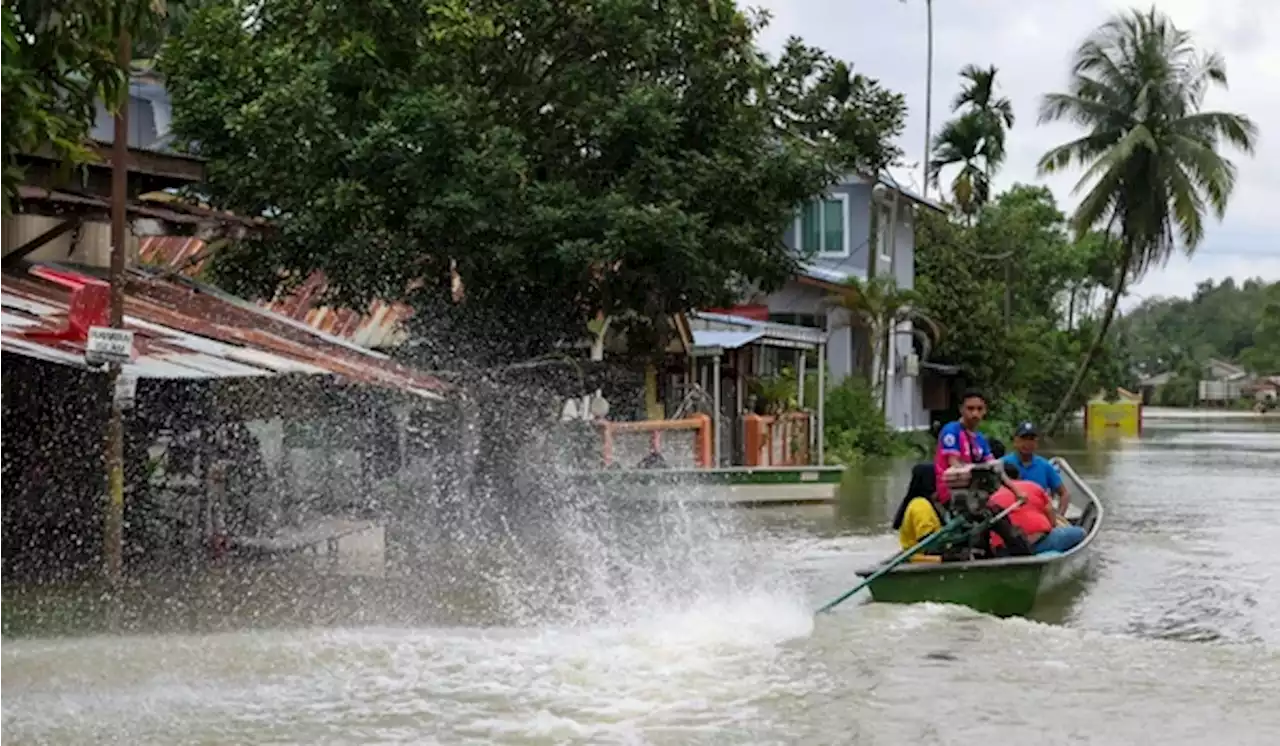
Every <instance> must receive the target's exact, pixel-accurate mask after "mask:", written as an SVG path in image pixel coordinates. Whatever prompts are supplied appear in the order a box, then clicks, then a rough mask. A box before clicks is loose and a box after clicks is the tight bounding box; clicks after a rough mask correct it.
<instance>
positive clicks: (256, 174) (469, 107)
mask: <svg viewBox="0 0 1280 746" xmlns="http://www.w3.org/2000/svg"><path fill="white" fill-rule="evenodd" d="M761 27H762V21H761V20H760V19H759V18H756V17H753V16H750V15H747V14H744V13H742V12H739V11H738V10H737V9H736V7H735V6H734V4H733V3H732V2H729V0H713V1H712V2H707V0H686V1H684V2H674V3H662V4H660V5H655V4H653V3H651V2H645V1H643V0H603V2H600V1H596V2H586V1H585V0H574V1H572V2H564V3H553V2H549V0H519V1H517V2H503V3H499V2H493V1H492V0H484V1H482V2H463V0H426V1H425V2H421V3H401V2H393V1H392V0H373V1H372V2H368V3H361V4H341V3H339V4H319V5H317V4H315V3H311V2H303V1H302V0H278V1H277V2H272V3H252V2H239V3H225V4H224V3H219V4H216V5H213V6H210V7H203V8H200V9H199V10H197V12H196V13H195V15H194V17H193V18H192V19H191V22H190V24H189V25H188V26H187V28H186V30H185V31H184V33H183V34H181V35H180V36H177V37H175V38H174V39H173V40H172V41H171V46H170V47H169V48H168V49H166V51H165V53H164V54H163V55H162V60H161V67H162V70H163V71H164V72H166V74H167V75H168V86H169V89H170V91H171V93H172V95H173V98H174V111H175V117H174V129H175V131H176V132H177V133H178V135H179V136H180V138H181V139H182V140H184V141H185V142H186V143H188V145H189V147H191V149H192V150H194V151H196V152H198V153H199V154H200V155H202V156H204V157H206V158H208V159H209V167H208V171H209V179H208V184H207V185H206V187H204V188H205V189H206V190H207V192H208V197H209V198H210V199H211V200H212V201H213V202H215V203H217V204H218V205H219V206H220V207H225V208H231V209H235V210H237V211H239V212H242V213H247V214H252V215H268V216H271V217H273V219H274V220H275V221H276V223H277V224H278V225H279V226H280V229H279V230H278V231H276V232H275V234H274V235H272V236H270V237H266V238H264V239H261V240H253V241H250V242H246V243H244V244H242V245H240V246H238V247H236V248H235V249H233V250H231V251H227V252H224V253H222V254H220V255H219V264H218V266H217V269H218V272H219V275H220V281H222V282H224V283H227V284H229V285H230V286H231V287H232V288H233V289H236V290H239V291H240V292H244V293H249V294H253V295H269V294H271V293H273V292H274V291H275V290H276V286H277V284H278V283H279V282H280V278H281V277H282V276H284V277H286V278H287V279H288V280H289V281H297V280H300V279H301V278H303V277H305V276H307V275H308V274H309V273H310V272H312V271H315V270H320V271H323V272H324V273H325V275H326V277H327V278H328V279H329V280H330V282H331V285H332V287H333V288H334V293H335V298H334V299H333V300H335V301H336V302H338V303H341V304H345V305H352V306H356V307H359V306H361V305H363V303H364V302H367V301H368V300H370V299H372V298H375V297H376V298H382V299H385V300H406V301H408V302H410V303H411V304H412V305H413V306H414V307H415V308H416V309H417V310H418V313H417V314H415V319H417V320H418V323H419V324H420V326H419V331H420V332H422V333H421V334H419V335H417V341H416V342H415V345H414V346H413V354H415V355H417V356H418V358H419V360H421V361H423V362H425V363H427V364H431V365H447V366H463V365H479V366H486V365H491V364H496V363H500V362H505V361H508V360H511V359H526V358H533V357H537V356H540V355H543V354H546V353H548V352H549V351H552V350H554V349H555V348H556V345H557V344H558V343H561V342H563V341H565V340H570V339H572V340H576V339H578V338H580V337H581V336H583V334H584V330H585V329H586V323H587V321H588V320H589V319H591V318H593V317H594V316H595V315H596V313H597V312H601V311H602V312H603V313H605V314H606V315H608V316H610V317H614V319H615V323H618V324H624V323H625V324H627V325H629V326H628V328H627V329H625V330H624V331H625V332H626V333H627V335H628V339H629V340H633V341H634V342H635V343H636V344H635V346H639V347H649V348H651V349H661V347H662V345H661V341H662V340H661V335H662V334H663V333H665V328H666V327H665V324H659V323H656V322H657V320H659V319H662V320H665V317H666V315H667V314H670V313H672V312H677V311H684V310H688V309H691V308H697V307H712V306H716V305H720V304H723V303H727V302H730V301H731V300H732V297H731V296H732V295H733V288H734V286H735V281H737V280H740V279H743V278H746V279H750V280H756V281H759V283H760V285H761V287H763V288H765V289H768V288H772V287H776V286H777V285H779V284H780V283H782V282H784V281H785V280H786V279H787V278H788V277H789V276H791V274H792V273H793V272H794V271H795V270H796V258H795V257H794V256H793V255H792V253H791V252H789V251H788V250H787V248H786V247H785V246H784V245H783V243H782V241H781V235H782V229H783V227H784V226H785V225H787V224H789V223H790V222H791V221H792V220H793V219H794V210H795V206H796V205H797V204H800V203H801V202H803V201H804V200H805V199H807V198H809V197H811V196H812V195H814V194H818V193H821V192H822V191H823V190H824V189H825V188H826V187H827V186H828V185H830V184H831V183H832V182H833V181H834V180H835V179H836V178H838V177H839V176H840V175H841V174H843V173H848V172H849V170H852V169H860V168H863V167H866V166H867V165H868V164H874V163H877V162H880V161H884V160H885V159H892V158H893V157H894V154H895V153H896V152H897V151H896V149H895V148H894V146H893V145H892V140H893V138H894V137H895V136H896V135H897V134H898V133H899V132H900V131H901V128H902V121H903V116H904V108H903V103H902V99H901V97H900V96H897V95H896V94H892V93H889V92H887V91H885V90H884V89H883V88H882V87H880V86H879V85H878V84H876V83H875V82H874V81H871V80H869V79H866V78H864V77H861V76H857V75H853V74H851V72H850V70H849V68H848V66H847V65H844V64H842V63H839V62H837V61H835V60H832V59H831V58H830V57H829V56H827V55H823V54H821V53H820V52H818V51H817V50H813V49H812V48H808V47H805V46H804V45H802V44H799V43H798V42H793V43H792V44H790V45H788V47H787V49H786V51H785V52H784V54H783V55H782V56H781V58H780V59H778V60H776V61H773V62H771V61H769V60H767V59H766V58H765V57H764V56H763V55H762V54H761V53H760V52H759V51H758V50H757V49H756V47H755V44H754V40H755V38H756V35H757V34H758V32H759V30H760V28H761ZM455 273H456V276H457V277H458V278H460V280H461V285H462V288H463V291H464V292H463V293H461V294H460V297H455V293H454V278H455Z"/></svg>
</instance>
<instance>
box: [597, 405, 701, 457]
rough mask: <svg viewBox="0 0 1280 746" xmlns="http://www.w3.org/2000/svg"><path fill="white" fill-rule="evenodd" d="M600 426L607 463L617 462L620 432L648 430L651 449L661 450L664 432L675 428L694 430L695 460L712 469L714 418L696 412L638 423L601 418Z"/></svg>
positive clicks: (602, 447)
mask: <svg viewBox="0 0 1280 746" xmlns="http://www.w3.org/2000/svg"><path fill="white" fill-rule="evenodd" d="M596 425H597V426H598V427H599V428H600V434H601V439H602V441H603V442H602V444H601V456H602V457H603V460H604V464H605V466H609V465H610V464H612V463H613V461H614V436H616V435H618V434H621V433H645V432H647V433H649V445H650V449H651V450H652V451H653V452H655V453H661V452H662V433H663V432H668V431H672V430H686V431H688V430H692V431H693V432H694V438H693V462H694V464H696V465H697V466H698V467H700V468H703V469H705V468H709V467H710V466H711V465H712V458H711V417H709V416H707V415H705V414H695V415H692V416H690V417H687V418H685V419H682V420H641V421H639V422H610V421H608V420H600V421H598V422H597V423H596Z"/></svg>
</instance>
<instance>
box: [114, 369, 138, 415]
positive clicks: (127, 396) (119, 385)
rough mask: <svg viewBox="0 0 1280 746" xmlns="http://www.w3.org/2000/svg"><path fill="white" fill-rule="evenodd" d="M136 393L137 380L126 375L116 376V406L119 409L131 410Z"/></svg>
mask: <svg viewBox="0 0 1280 746" xmlns="http://www.w3.org/2000/svg"><path fill="white" fill-rule="evenodd" d="M137 393H138V379H137V377H136V376H131V375H129V374H127V373H121V374H120V375H119V376H116V393H115V396H116V404H117V405H118V406H119V407H120V408H121V409H132V408H133V402H134V399H135V398H136V396H137Z"/></svg>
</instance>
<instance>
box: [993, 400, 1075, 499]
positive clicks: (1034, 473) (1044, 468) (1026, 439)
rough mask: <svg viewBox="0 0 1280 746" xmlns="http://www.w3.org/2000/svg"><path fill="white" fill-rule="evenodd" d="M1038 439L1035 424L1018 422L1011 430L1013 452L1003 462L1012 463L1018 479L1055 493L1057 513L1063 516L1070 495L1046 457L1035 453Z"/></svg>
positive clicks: (1052, 493) (1059, 475)
mask: <svg viewBox="0 0 1280 746" xmlns="http://www.w3.org/2000/svg"><path fill="white" fill-rule="evenodd" d="M1039 441H1040V439H1039V433H1037V432H1036V426H1035V424H1033V423H1031V422H1023V423H1020V424H1019V425H1018V427H1017V429H1016V430H1014V432H1013V453H1010V454H1009V455H1007V456H1005V457H1004V462H1005V463H1006V464H1012V465H1013V466H1014V467H1015V468H1016V469H1017V470H1018V476H1019V479H1025V480H1027V481H1028V482H1035V483H1036V484H1038V485H1040V486H1041V487H1043V488H1044V491H1045V492H1048V493H1049V494H1050V495H1057V496H1058V513H1060V514H1061V515H1064V516H1065V515H1066V514H1067V507H1068V506H1070V505H1071V496H1070V495H1068V494H1067V487H1066V485H1064V484H1063V483H1062V475H1061V474H1059V473H1058V470H1057V468H1056V467H1054V465H1053V464H1051V463H1049V460H1048V459H1046V458H1044V457H1042V456H1039V455H1037V454H1036V448H1037V447H1039V445H1040V442H1039Z"/></svg>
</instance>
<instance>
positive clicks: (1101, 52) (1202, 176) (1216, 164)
mask: <svg viewBox="0 0 1280 746" xmlns="http://www.w3.org/2000/svg"><path fill="white" fill-rule="evenodd" d="M1226 80H1227V76H1226V68H1225V66H1224V64H1223V60H1222V58H1221V57H1219V56H1217V55H1208V56H1203V55H1201V54H1199V52H1198V51H1197V49H1196V47H1195V46H1194V44H1193V43H1192V39H1191V35H1190V34H1188V33H1187V32H1185V31H1182V30H1180V29H1178V28H1176V27H1175V26H1174V25H1173V22H1172V21H1171V20H1169V18H1168V17H1167V16H1165V15H1163V14H1161V13H1159V12H1157V11H1156V10H1155V9H1154V8H1152V9H1151V10H1149V11H1130V12H1128V13H1125V14H1122V15H1119V16H1116V17H1115V18H1113V19H1111V20H1109V21H1107V22H1106V23H1105V24H1104V25H1103V26H1102V27H1101V28H1099V29H1098V30H1097V31H1096V32H1094V33H1093V34H1092V35H1090V36H1089V38H1088V39H1086V40H1085V41H1084V42H1083V43H1082V44H1081V45H1080V47H1079V49H1078V50H1077V51H1076V55H1075V60H1074V62H1073V64H1072V78H1071V81H1070V86H1069V89H1068V91H1067V92H1066V93H1051V94H1047V95H1046V96H1045V97H1044V100H1043V103H1042V105H1041V110H1040V120H1041V121H1042V122H1048V121H1059V120H1063V119H1069V120H1071V121H1074V122H1076V123H1079V124H1081V125H1082V126H1083V127H1084V128H1085V129H1086V130H1087V133H1086V134H1085V135H1084V136H1082V137H1080V138H1079V139H1076V140H1073V141H1071V142H1068V143H1066V144H1063V145H1060V146H1058V147H1056V148H1053V149H1052V150H1050V151H1049V152H1048V153H1046V154H1045V155H1044V156H1043V157H1042V158H1041V160H1040V169H1041V170H1042V171H1044V172H1055V171H1060V170H1063V169H1065V168H1067V167H1068V166H1070V165H1071V164H1073V163H1076V164H1079V165H1081V166H1082V167H1084V168H1085V173H1084V175H1083V177H1082V178H1081V181H1080V183H1079V184H1078V185H1077V187H1076V188H1077V189H1078V190H1084V191H1085V194H1084V196H1083V197H1082V198H1081V200H1080V204H1079V206H1078V207H1077V209H1076V212H1075V214H1074V216H1073V217H1072V222H1073V223H1074V226H1075V229H1076V231H1077V233H1079V234H1084V233H1085V232H1087V231H1089V230H1093V229H1095V228H1099V227H1101V228H1103V229H1104V230H1105V232H1107V233H1109V234H1111V233H1114V234H1115V235H1116V237H1117V240H1118V243H1119V244H1120V246H1121V255H1120V260H1119V262H1118V263H1117V268H1116V269H1117V271H1116V277H1115V279H1114V281H1113V283H1112V287H1111V295H1110V298H1109V299H1108V302H1107V307H1106V310H1105V312H1104V315H1103V318H1102V322H1101V324H1100V325H1099V328H1098V336H1097V338H1096V339H1095V340H1094V343H1093V344H1092V345H1090V347H1089V349H1088V351H1086V353H1085V355H1084V357H1083V359H1082V360H1081V362H1080V365H1079V367H1078V369H1077V372H1076V378H1075V380H1074V381H1073V382H1072V385H1071V386H1069V387H1068V388H1067V390H1066V391H1065V392H1064V394H1063V396H1062V401H1061V402H1060V403H1059V405H1058V408H1057V410H1056V411H1055V412H1054V414H1053V417H1052V419H1051V420H1050V422H1049V426H1048V430H1049V431H1051V432H1052V431H1053V430H1055V429H1056V428H1057V427H1058V426H1059V425H1060V424H1061V423H1062V421H1063V419H1064V417H1065V416H1066V413H1067V410H1068V408H1069V407H1070V405H1071V403H1072V401H1073V400H1074V399H1075V397H1076V392H1077V390H1078V389H1079V388H1080V385H1081V384H1082V383H1083V381H1084V378H1085V376H1086V375H1087V373H1088V371H1089V367H1090V365H1091V364H1092V362H1093V359H1094V357H1095V356H1096V355H1097V353H1098V351H1099V350H1100V349H1101V348H1102V345H1103V341H1104V339H1105V337H1106V334H1107V332H1108V331H1109V329H1110V327H1111V322H1112V320H1113V319H1114V318H1115V312H1116V305H1117V304H1118V303H1119V300H1120V295H1121V294H1122V293H1123V292H1124V289H1125V287H1126V286H1127V285H1128V284H1129V283H1130V282H1132V281H1134V280H1136V279H1137V278H1139V277H1141V276H1142V274H1143V273H1144V272H1145V271H1146V270H1147V269H1148V268H1150V267H1152V266H1155V265H1158V264H1162V263H1163V262H1165V261H1166V260H1167V259H1168V257H1169V256H1170V254H1171V253H1172V252H1173V250H1174V248H1175V247H1176V246H1177V245H1178V243H1179V242H1180V243H1181V245H1182V247H1183V249H1184V250H1186V251H1188V252H1190V251H1194V250H1195V248H1196V246H1197V245H1198V244H1199V242H1200V239H1201V238H1202V237H1203V235H1204V216H1205V213H1206V212H1208V211H1210V210H1211V211H1212V212H1213V213H1214V214H1215V215H1216V216H1218V217H1219V218H1221V216H1222V214H1223V213H1224V211H1225V210H1226V206H1227V200H1228V198H1229V197H1230V195H1231V191H1232V188H1233V186H1234V185H1235V168H1234V167H1233V166H1232V164H1231V162H1230V161H1229V160H1227V159H1225V158H1224V157H1223V156H1222V155H1221V154H1219V152H1218V150H1219V146H1220V144H1221V143H1222V142H1223V141H1225V142H1227V143H1229V144H1231V145H1234V146H1236V147H1238V148H1240V149H1241V150H1243V151H1245V152H1246V153H1251V152H1252V151H1253V147H1254V143H1255V141H1256V139H1257V128H1256V127H1255V126H1254V125H1253V123H1252V122H1251V121H1250V120H1249V119H1248V118H1247V117H1245V116H1243V115H1240V114H1230V113H1223V112H1209V111H1203V110H1202V104H1203V100H1204V95H1205V93H1206V91H1207V90H1208V89H1209V88H1210V87H1212V86H1214V85H1225V84H1226ZM1175 234H1177V235H1176V236H1175Z"/></svg>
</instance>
